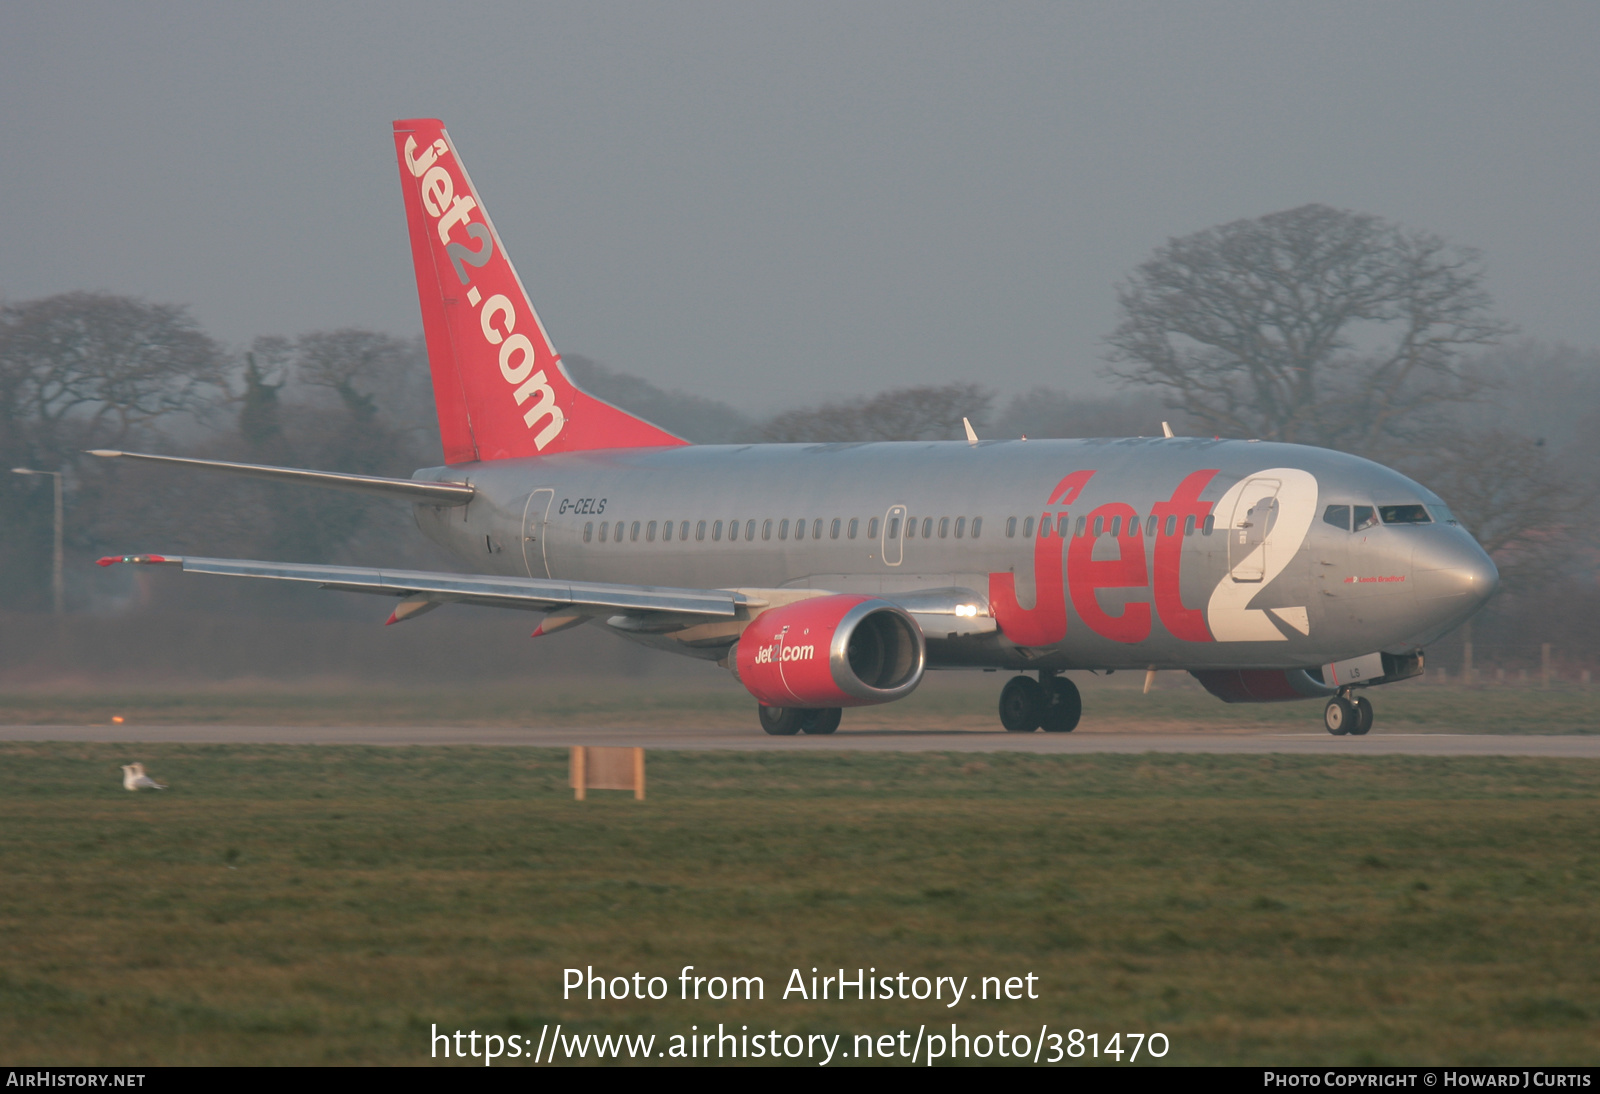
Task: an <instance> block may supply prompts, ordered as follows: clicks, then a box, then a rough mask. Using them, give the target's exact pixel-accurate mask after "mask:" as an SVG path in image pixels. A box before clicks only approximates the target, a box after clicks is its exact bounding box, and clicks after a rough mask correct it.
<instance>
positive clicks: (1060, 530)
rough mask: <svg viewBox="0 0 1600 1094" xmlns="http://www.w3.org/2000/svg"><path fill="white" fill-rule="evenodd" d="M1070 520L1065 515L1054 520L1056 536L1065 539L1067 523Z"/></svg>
mask: <svg viewBox="0 0 1600 1094" xmlns="http://www.w3.org/2000/svg"><path fill="white" fill-rule="evenodd" d="M1071 519H1072V518H1071V517H1069V516H1067V514H1065V513H1062V514H1061V516H1059V517H1057V518H1056V535H1058V536H1060V537H1061V538H1062V539H1066V538H1067V522H1068V521H1069V520H1071Z"/></svg>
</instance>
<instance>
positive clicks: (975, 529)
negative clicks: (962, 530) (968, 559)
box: [972, 517, 983, 539]
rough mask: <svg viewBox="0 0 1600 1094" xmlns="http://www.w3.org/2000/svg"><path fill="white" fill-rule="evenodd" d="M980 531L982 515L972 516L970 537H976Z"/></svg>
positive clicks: (981, 528)
mask: <svg viewBox="0 0 1600 1094" xmlns="http://www.w3.org/2000/svg"><path fill="white" fill-rule="evenodd" d="M982 532H983V518H982V517H973V518H972V538H973V539H977V538H978V536H979V534H980V533H982Z"/></svg>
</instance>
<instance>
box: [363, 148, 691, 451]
mask: <svg viewBox="0 0 1600 1094" xmlns="http://www.w3.org/2000/svg"><path fill="white" fill-rule="evenodd" d="M394 143H395V151H396V152H397V153H398V155H399V159H400V188H401V189H402V190H403V191H404V192H405V198H406V220H407V223H408V224H409V226H410V229H411V259H412V262H413V263H414V264H415V265H416V271H417V298H418V300H419V301H420V303H421V305H422V329H423V333H424V334H425V335H426V336H427V342H428V362H429V365H430V367H431V368H432V370H433V394H434V399H435V401H436V402H437V404H438V410H439V430H440V432H441V433H442V434H443V436H444V458H445V462H446V463H469V462H471V461H473V460H503V459H509V458H511V457H514V456H536V455H539V454H540V453H555V452H578V451H583V450H585V449H592V448H645V447H652V446H657V445H681V444H686V443H687V442H686V441H684V440H682V439H681V438H679V437H675V436H673V435H672V434H671V433H668V432H666V431H665V430H663V429H659V428H657V427H656V426H653V425H651V424H650V423H649V422H646V421H644V420H642V419H640V418H635V417H633V416H632V415H630V414H627V413H625V412H624V411H621V410H618V409H617V408H616V407H614V406H612V405H611V404H609V403H606V402H602V401H601V400H599V399H596V398H595V397H594V396H592V395H589V394H587V393H585V392H583V391H580V390H579V389H578V388H577V386H576V385H575V384H573V382H572V380H571V378H570V377H568V376H567V374H566V371H565V370H564V369H563V368H562V367H561V358H559V357H557V356H556V352H555V350H554V349H552V348H551V346H550V339H549V338H548V337H547V336H546V335H545V331H544V324H543V323H541V322H539V316H538V315H537V314H536V313H535V312H534V310H533V304H532V302H531V301H530V300H529V299H528V294H527V292H526V291H525V290H524V289H523V287H522V281H521V280H520V279H519V278H518V277H517V271H516V270H514V269H512V267H511V261H510V259H509V258H507V257H506V251H505V246H504V245H503V244H502V243H501V242H500V236H499V235H498V234H497V233H496V232H495V230H494V225H493V224H492V223H491V222H490V221H489V214H488V213H487V212H486V211H485V210H484V208H483V202H482V200H481V199H480V198H479V197H478V192H477V191H476V190H475V189H473V187H472V180H471V179H470V178H468V177H467V171H466V168H465V167H463V166H462V165H461V160H460V158H459V157H458V156H457V155H456V150H455V146H454V145H452V144H451V143H450V136H449V134H448V133H446V132H445V130H444V123H442V122H440V121H437V120H434V119H416V120H412V121H398V122H395V123H394Z"/></svg>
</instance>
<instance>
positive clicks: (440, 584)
mask: <svg viewBox="0 0 1600 1094" xmlns="http://www.w3.org/2000/svg"><path fill="white" fill-rule="evenodd" d="M118 562H129V563H134V564H136V565H161V566H178V567H181V568H182V569H183V571H184V572H185V573H192V574H220V575H223V576H227V577H259V578H266V579H268V580H272V581H299V582H306V583H308V584H312V585H320V586H321V587H322V588H324V589H337V590H339V591H342V592H350V593H376V594H378V595H381V596H399V597H405V598H407V600H408V601H409V602H410V603H412V604H415V603H418V602H419V601H422V600H428V599H437V600H439V601H441V602H446V603H448V602H452V601H459V602H460V603H463V604H479V605H485V606H488V607H494V608H524V609H528V610H532V611H545V610H548V609H550V608H552V607H575V608H604V609H608V610H612V611H632V612H671V613H673V614H677V615H696V616H710V617H717V618H732V617H734V616H735V615H737V614H738V613H739V610H740V608H741V607H745V606H747V605H751V604H756V603H765V602H764V601H752V600H751V599H750V598H747V597H745V596H744V595H742V594H740V593H737V592H733V591H730V590H726V589H673V588H664V587H660V586H655V585H615V584H608V583H606V582H599V581H556V580H551V579H548V578H534V577H496V576H493V575H490V574H447V573H435V572H433V571H428V570H380V569H370V568H367V567H364V566H315V565H305V564H302V563H295V562H257V561H253V560H251V559H242V558H192V557H184V556H180V555H120V556H119V555H112V556H110V557H108V558H102V559H101V560H100V565H102V566H113V565H115V564H116V563H118ZM415 612H416V609H412V610H411V611H410V612H397V613H396V614H397V615H398V616H399V617H400V618H401V619H403V618H405V616H406V615H407V614H415Z"/></svg>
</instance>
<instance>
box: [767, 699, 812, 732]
mask: <svg viewBox="0 0 1600 1094" xmlns="http://www.w3.org/2000/svg"><path fill="white" fill-rule="evenodd" d="M759 710H760V715H761V728H762V729H764V730H766V731H767V732H768V733H770V734H771V735H772V736H774V737H793V736H794V735H795V734H796V733H799V732H800V722H801V720H802V718H803V716H804V715H805V714H807V713H809V712H808V711H805V710H802V709H800V708H799V707H769V706H763V707H760V708H759Z"/></svg>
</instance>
